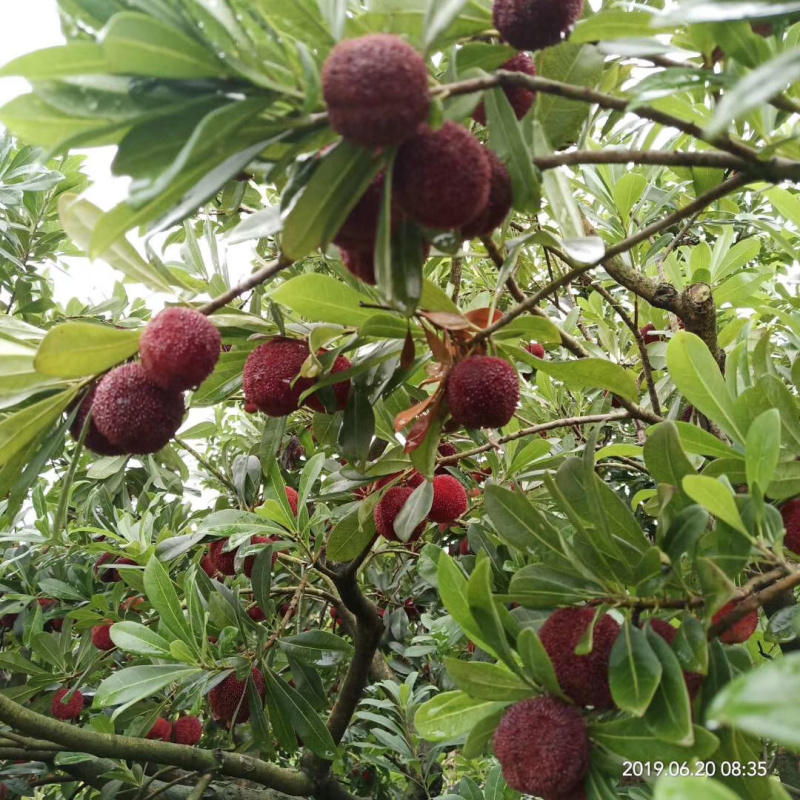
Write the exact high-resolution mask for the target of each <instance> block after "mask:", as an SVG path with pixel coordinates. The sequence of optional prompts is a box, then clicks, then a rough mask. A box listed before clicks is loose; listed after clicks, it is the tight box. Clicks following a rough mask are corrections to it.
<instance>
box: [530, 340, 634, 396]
mask: <svg viewBox="0 0 800 800" xmlns="http://www.w3.org/2000/svg"><path fill="white" fill-rule="evenodd" d="M516 355H518V356H519V360H520V361H524V362H525V363H527V364H530V365H531V366H532V367H536V369H537V370H541V371H542V372H544V373H546V374H547V375H550V376H551V377H553V378H556V379H558V380H560V381H562V382H563V384H564V385H565V386H566V387H567V388H568V389H576V390H578V391H580V390H583V389H607V390H608V391H610V392H612V393H613V394H618V395H619V396H620V397H624V398H625V399H627V400H631V401H632V402H635V401H636V400H637V398H638V396H639V392H638V391H637V389H636V375H635V373H633V372H632V371H631V370H628V369H625V368H624V367H621V366H620V365H619V364H615V363H613V362H612V361H606V360H605V359H603V358H582V359H580V360H577V361H549V360H544V359H540V358H536V357H535V356H532V355H530V353H527V352H526V351H524V350H520V351H518V352H517V353H516Z"/></svg>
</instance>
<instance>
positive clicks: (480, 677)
mask: <svg viewBox="0 0 800 800" xmlns="http://www.w3.org/2000/svg"><path fill="white" fill-rule="evenodd" d="M444 664H445V667H446V668H447V673H448V674H449V675H450V677H451V678H452V679H453V683H455V685H456V688H457V689H460V690H461V691H462V692H465V693H466V694H468V695H469V696H470V697H474V698H476V699H478V700H509V701H511V702H517V701H519V700H525V699H526V698H528V697H533V695H534V691H533V689H532V688H531V687H530V686H529V685H527V684H526V683H525V682H524V681H522V680H520V679H519V678H518V677H517V676H516V675H515V674H514V673H513V672H510V671H509V670H507V669H505V668H504V667H501V666H500V665H499V664H490V663H488V662H486V661H461V660H459V659H457V658H445V660H444Z"/></svg>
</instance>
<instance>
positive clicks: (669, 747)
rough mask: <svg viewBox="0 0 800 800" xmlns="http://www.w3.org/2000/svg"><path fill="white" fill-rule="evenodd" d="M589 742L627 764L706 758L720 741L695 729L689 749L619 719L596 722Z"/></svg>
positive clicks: (635, 721)
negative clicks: (594, 743) (628, 762)
mask: <svg viewBox="0 0 800 800" xmlns="http://www.w3.org/2000/svg"><path fill="white" fill-rule="evenodd" d="M590 732H591V736H592V741H594V742H596V743H597V744H598V745H600V746H601V747H604V748H605V749H607V750H609V751H610V752H612V753H614V754H615V755H617V756H619V757H620V758H624V759H625V760H628V761H642V762H644V763H647V762H651V763H652V762H654V761H663V762H669V761H688V760H689V759H690V758H692V757H694V758H708V757H709V756H711V755H712V754H713V753H714V751H715V750H717V748H718V747H719V741H718V740H717V738H716V737H715V736H714V735H713V734H712V733H709V731H707V730H706V729H705V728H701V727H700V726H699V725H695V726H694V744H693V745H692V746H691V747H681V746H680V745H676V744H672V743H671V742H666V741H664V740H663V739H659V738H658V737H657V736H655V735H653V734H652V733H651V732H650V731H649V730H648V729H647V726H646V725H645V722H644V720H641V719H619V720H613V721H612V722H595V723H593V724H592V726H591V728H590Z"/></svg>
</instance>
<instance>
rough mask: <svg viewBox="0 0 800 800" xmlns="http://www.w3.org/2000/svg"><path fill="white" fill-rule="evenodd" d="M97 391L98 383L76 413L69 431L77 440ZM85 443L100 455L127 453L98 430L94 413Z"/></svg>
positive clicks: (88, 393)
mask: <svg viewBox="0 0 800 800" xmlns="http://www.w3.org/2000/svg"><path fill="white" fill-rule="evenodd" d="M96 392H97V384H95V385H94V386H92V388H91V389H89V391H88V392H87V393H86V396H85V397H84V398H83V400H82V401H81V405H80V407H79V408H78V413H77V414H76V416H75V419H74V420H73V421H72V425H71V426H70V429H69V432H70V433H71V434H72V438H73V439H75V441H76V442H77V441H78V439H80V436H81V431H82V430H83V425H84V423H85V422H86V417H87V416H88V414H89V410H90V409H91V407H92V403H93V402H94V396H95V394H96ZM83 443H84V445H86V447H88V448H89V450H91V451H92V452H93V453H97V455H98V456H121V455H123V454H124V453H125V451H124V450H123V449H122V448H121V447H117V445H115V444H111V442H109V441H108V439H106V437H105V436H103V434H102V433H100V431H99V430H97V423H96V422H95V421H94V414H92V421H91V422H90V423H89V430H88V431H86V438H85V439H84V440H83Z"/></svg>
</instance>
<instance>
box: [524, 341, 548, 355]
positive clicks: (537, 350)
mask: <svg viewBox="0 0 800 800" xmlns="http://www.w3.org/2000/svg"><path fill="white" fill-rule="evenodd" d="M525 349H526V350H527V351H528V352H529V353H530V354H531V355H532V356H535V357H536V358H544V356H545V352H544V347H542V345H540V344H539V342H531V343H530V344H529V345H528V346H527V347H526V348H525Z"/></svg>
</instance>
